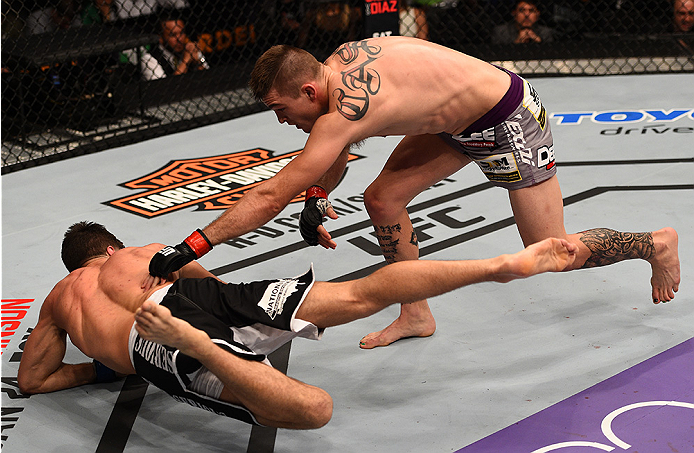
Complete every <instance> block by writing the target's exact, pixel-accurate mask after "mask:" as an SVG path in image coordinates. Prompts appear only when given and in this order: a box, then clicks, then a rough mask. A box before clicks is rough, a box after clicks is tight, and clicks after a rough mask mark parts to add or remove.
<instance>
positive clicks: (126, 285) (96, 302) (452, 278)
mask: <svg viewBox="0 0 694 453" xmlns="http://www.w3.org/2000/svg"><path fill="white" fill-rule="evenodd" d="M161 248H162V245H161V244H150V245H148V246H145V247H125V248H124V247H123V243H122V242H120V241H119V240H118V239H117V238H116V237H115V236H114V235H113V234H111V233H110V232H108V231H107V230H106V229H105V228H104V227H103V226H102V225H99V224H95V223H88V222H80V223H77V224H75V225H73V226H72V227H70V229H69V230H68V232H67V233H66V234H65V238H64V239H63V262H64V263H65V266H66V267H67V268H68V270H69V271H70V275H68V276H67V277H65V278H64V279H63V280H61V281H60V282H59V283H58V284H57V285H56V286H55V287H54V288H53V290H52V291H51V292H50V294H49V295H48V297H46V300H45V301H44V303H43V305H42V306H41V312H40V314H39V321H38V323H37V324H36V327H35V328H34V330H33V331H32V332H31V334H30V335H29V339H28V340H27V342H26V345H25V346H24V352H23V354H22V360H21V363H20V365H19V373H18V374H17V382H18V383H19V388H20V389H21V391H22V392H23V393H45V392H53V391H56V390H62V389H66V388H70V387H75V386H78V385H83V384H88V383H92V382H103V381H107V380H112V379H114V378H116V372H117V373H119V374H123V375H126V374H135V373H137V374H138V375H140V376H141V377H143V378H144V379H146V380H147V381H149V382H151V383H152V384H154V385H156V386H157V387H159V388H161V389H162V390H164V391H166V392H167V393H169V394H170V395H171V396H173V397H174V398H175V399H176V400H177V401H181V402H185V403H188V404H191V405H193V406H196V407H202V408H204V409H208V410H210V411H212V412H215V413H218V414H223V415H226V416H228V417H232V418H236V419H239V420H242V421H245V422H247V423H252V424H261V425H267V426H275V427H280V428H295V429H309V428H318V427H320V426H323V425H324V424H326V423H327V422H328V421H329V420H330V418H331V416H332V399H331V398H330V395H328V394H327V393H326V392H325V391H324V390H322V389H320V388H318V387H315V386H312V385H308V384H305V383H303V382H300V381H297V380H296V379H292V378H290V377H288V376H286V375H285V374H283V373H281V372H280V371H277V370H276V369H274V368H273V367H272V366H269V363H266V362H267V361H266V360H264V359H265V356H264V355H265V354H268V353H270V352H272V351H273V350H275V349H277V348H279V347H280V346H281V345H282V344H284V343H286V342H288V341H290V340H291V339H292V338H294V337H297V336H299V337H305V338H310V339H319V338H320V336H321V334H322V332H323V330H324V329H325V328H326V327H331V326H336V325H339V324H345V323H348V322H350V321H354V320H356V319H360V318H364V317H366V316H370V315H372V314H374V313H376V312H378V311H380V310H382V309H383V308H385V307H386V306H388V305H390V304H394V303H399V302H406V301H415V300H417V299H419V298H422V297H433V296H435V295H438V294H443V293H445V292H448V291H452V290H454V289H456V288H460V287H462V286H466V285H470V284H473V283H479V282H484V281H496V282H501V283H505V282H508V281H511V280H514V279H517V278H525V277H530V276H532V275H535V274H539V273H542V272H559V271H561V270H562V269H564V268H565V267H567V266H569V265H571V263H572V262H573V260H574V259H575V257H576V255H575V253H576V246H575V245H573V244H571V243H569V242H567V241H566V240H563V239H547V240H545V241H542V242H541V243H538V244H533V245H532V246H530V247H527V248H526V249H525V250H522V251H520V252H518V253H516V254H513V255H501V256H498V257H496V258H491V259H486V260H471V261H425V260H422V261H410V262H407V263H398V264H397V265H394V266H387V267H386V268H384V269H380V270H378V271H376V272H374V273H373V274H372V275H369V276H367V277H365V278H362V279H359V280H353V281H348V282H341V283H326V282H316V281H314V278H313V269H309V271H308V272H306V273H305V274H304V275H302V276H300V277H296V278H290V279H280V280H264V281H260V282H251V283H240V284H225V283H223V282H221V281H219V280H218V279H217V278H216V277H214V276H213V275H212V274H210V273H209V272H207V271H206V270H205V269H203V268H202V266H200V265H199V264H198V263H195V262H191V263H188V264H187V265H185V266H183V268H182V269H181V271H179V272H175V273H174V274H172V275H171V278H170V280H162V279H160V278H153V277H151V276H150V275H149V272H148V265H149V262H150V260H151V259H152V256H153V255H154V254H155V253H156V252H157V251H158V250H159V249H161ZM188 277H194V278H188ZM393 282H397V284H395V285H394V284H393ZM172 315H173V316H172ZM68 335H69V336H70V340H71V341H72V343H73V344H74V345H75V346H77V348H79V349H80V350H81V351H82V352H83V353H84V354H86V355H87V356H89V357H91V358H93V359H95V360H96V362H93V363H78V364H66V363H64V362H63V359H64V357H65V350H66V338H67V336H68Z"/></svg>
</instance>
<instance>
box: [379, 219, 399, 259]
mask: <svg viewBox="0 0 694 453" xmlns="http://www.w3.org/2000/svg"><path fill="white" fill-rule="evenodd" d="M374 229H375V230H376V238H377V239H378V245H380V246H381V251H382V252H383V257H384V258H385V259H386V263H388V264H391V263H394V262H395V255H396V254H397V253H398V244H399V243H400V239H394V238H393V235H394V234H400V232H401V230H402V228H401V227H400V224H399V223H396V224H395V225H375V226H374Z"/></svg>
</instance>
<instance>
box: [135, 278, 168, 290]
mask: <svg viewBox="0 0 694 453" xmlns="http://www.w3.org/2000/svg"><path fill="white" fill-rule="evenodd" d="M164 281H166V279H164V278H161V277H155V276H153V275H152V274H147V276H146V277H145V279H144V280H143V281H142V284H141V285H140V288H141V289H142V290H143V291H145V292H147V291H149V290H150V289H152V288H154V287H156V286H159V285H160V284H161V283H162V282H164Z"/></svg>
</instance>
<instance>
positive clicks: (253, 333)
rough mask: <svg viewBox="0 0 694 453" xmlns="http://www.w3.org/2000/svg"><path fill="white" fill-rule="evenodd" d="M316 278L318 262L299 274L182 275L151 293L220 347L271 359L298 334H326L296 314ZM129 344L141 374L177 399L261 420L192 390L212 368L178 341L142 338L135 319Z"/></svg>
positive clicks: (247, 356)
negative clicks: (242, 278) (233, 278)
mask: <svg viewBox="0 0 694 453" xmlns="http://www.w3.org/2000/svg"><path fill="white" fill-rule="evenodd" d="M313 282H314V276H313V268H311V269H309V271H308V272H306V273H305V274H303V275H301V276H299V277H296V278H290V279H281V280H264V281H258V282H251V283H240V284H225V283H222V282H220V281H218V280H216V279H214V278H203V279H179V280H177V281H176V282H175V283H173V284H172V285H171V286H170V287H168V291H166V292H165V293H164V292H163V291H165V290H166V288H164V289H163V290H160V291H158V292H156V293H154V294H153V295H152V297H150V299H151V300H154V301H155V302H158V303H160V304H161V305H162V306H165V307H167V308H168V309H169V310H170V311H171V314H172V315H173V316H175V317H177V318H180V319H183V320H185V321H187V322H189V323H190V324H191V325H192V326H193V327H195V328H197V329H200V330H203V331H204V332H206V333H207V334H208V335H209V337H210V338H211V339H212V341H213V342H214V343H215V344H217V345H218V346H219V347H220V348H223V349H224V350H226V351H228V352H230V353H231V354H234V355H236V356H238V357H241V358H243V359H247V360H254V361H265V362H266V363H268V365H269V361H267V359H266V354H269V353H270V352H272V351H273V350H275V349H277V348H278V347H280V346H281V345H282V344H284V343H286V342H288V341H290V340H291V339H292V338H294V337H297V336H299V337H305V338H310V339H320V337H321V335H322V331H319V329H318V328H317V327H316V326H315V325H313V324H311V323H309V322H307V321H303V320H300V319H297V318H296V312H297V310H298V309H299V307H300V306H301V304H302V303H303V301H304V298H305V297H306V295H307V294H308V291H309V290H310V289H311V287H312V286H313ZM158 293H159V294H158ZM157 296H159V300H157ZM129 348H130V353H131V360H132V363H133V367H134V368H135V371H136V372H137V374H138V375H139V376H140V377H142V378H143V379H145V380H146V381H147V382H149V383H151V384H153V385H155V386H156V387H158V388H160V389H161V390H163V391H165V392H166V393H168V394H169V395H171V396H172V397H173V398H174V399H175V400H177V401H180V402H184V403H187V404H190V405H192V406H195V407H199V408H202V409H206V410H208V411H211V412H214V413H217V414H219V415H225V416H227V417H231V418H235V419H237V420H241V421H244V422H246V423H250V424H256V425H257V424H259V423H258V422H257V420H255V417H253V415H252V414H251V413H250V412H249V411H248V410H247V409H246V408H244V407H242V406H237V405H234V404H230V403H226V402H224V401H220V400H219V399H218V398H216V397H214V396H209V395H205V394H203V393H200V392H197V391H194V390H191V388H190V387H191V382H192V381H193V380H194V379H195V377H196V375H197V374H198V373H199V372H202V371H206V369H205V368H204V367H203V365H202V364H201V363H200V362H199V361H198V360H196V359H194V358H192V357H190V356H187V355H185V354H183V353H181V352H180V351H179V350H177V349H175V348H173V347H169V346H165V345H160V344H158V343H154V342H152V341H148V340H145V339H143V338H141V337H140V336H139V335H138V334H137V331H136V330H135V326H134V325H133V328H132V330H131V333H130V343H129Z"/></svg>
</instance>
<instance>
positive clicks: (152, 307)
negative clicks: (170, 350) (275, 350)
mask: <svg viewBox="0 0 694 453" xmlns="http://www.w3.org/2000/svg"><path fill="white" fill-rule="evenodd" d="M135 321H136V322H137V324H136V326H135V328H136V329H137V332H138V334H140V336H141V337H142V338H144V339H146V340H150V341H154V342H156V343H160V344H165V345H168V346H172V347H174V348H177V349H180V351H181V352H182V353H183V354H186V355H188V356H191V357H194V358H196V359H198V360H199V361H200V363H202V364H203V365H204V366H205V367H206V368H207V369H209V370H210V371H211V372H212V373H213V374H214V375H215V376H217V377H218V378H219V379H220V380H221V381H222V382H223V383H224V389H223V390H222V394H221V396H220V399H222V400H223V401H227V402H230V403H233V404H241V405H243V406H245V407H246V408H247V409H248V410H250V411H251V412H252V413H253V415H254V416H255V417H256V419H257V420H258V422H259V423H262V424H263V425H267V426H275V427H278V428H292V429H312V428H320V427H321V426H323V425H325V424H326V423H327V422H328V421H329V420H330V418H331V416H332V399H331V398H330V395H328V394H327V393H326V392H325V391H324V390H322V389H320V388H318V387H314V386H311V385H308V384H304V383H303V382H300V381H297V380H295V379H292V378H290V377H288V376H286V375H284V374H283V373H281V372H280V371H278V370H276V369H274V368H272V367H271V366H268V365H266V364H264V363H262V362H255V361H251V360H245V359H242V358H240V357H237V356H235V355H234V354H231V353H230V352H227V351H225V350H223V349H222V348H220V347H218V346H217V345H216V344H214V343H213V342H212V340H210V338H209V337H208V336H207V334H206V333H205V332H203V331H201V330H199V329H196V328H194V327H193V326H191V325H190V324H189V323H188V322H186V321H184V320H182V319H179V318H176V317H174V316H172V315H171V311H169V309H168V308H166V307H162V306H161V305H157V304H155V303H154V302H152V301H145V303H144V304H142V307H140V308H139V309H138V310H137V313H136V314H135Z"/></svg>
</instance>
